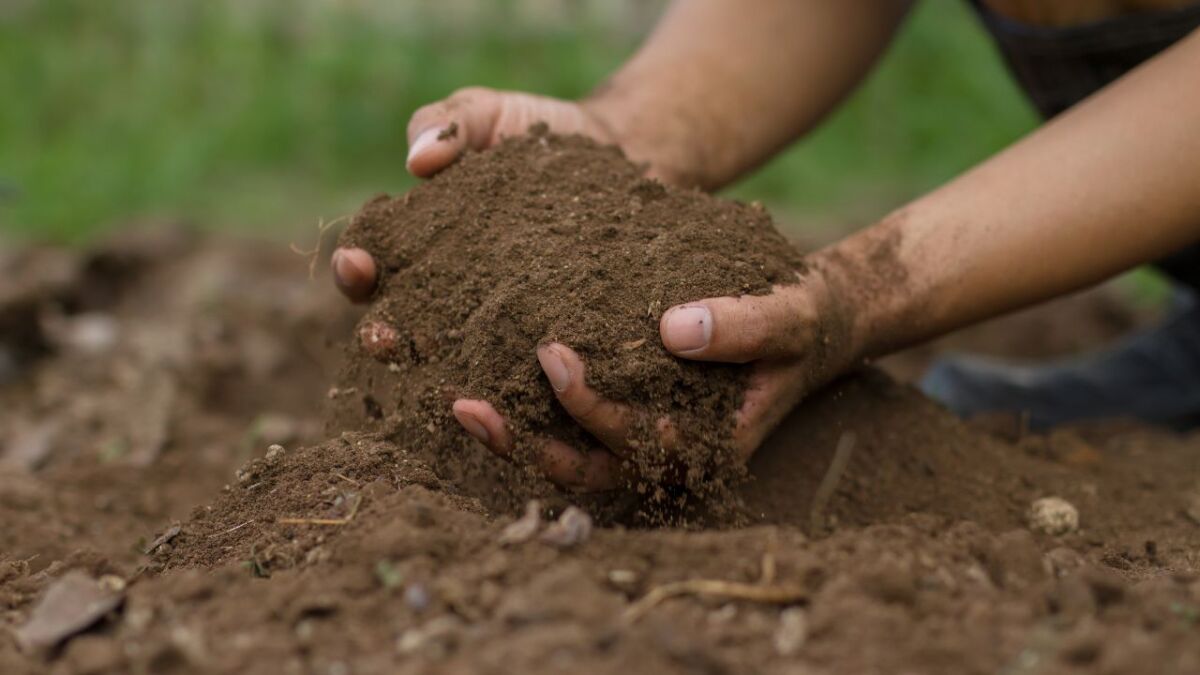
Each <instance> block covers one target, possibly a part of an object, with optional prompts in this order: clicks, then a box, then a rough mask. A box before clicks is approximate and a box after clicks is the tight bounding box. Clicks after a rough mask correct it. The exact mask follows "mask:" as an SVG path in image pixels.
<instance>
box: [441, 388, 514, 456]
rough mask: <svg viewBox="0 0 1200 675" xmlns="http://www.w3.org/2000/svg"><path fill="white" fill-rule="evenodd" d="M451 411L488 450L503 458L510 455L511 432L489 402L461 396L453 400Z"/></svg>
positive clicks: (511, 444) (467, 430)
mask: <svg viewBox="0 0 1200 675" xmlns="http://www.w3.org/2000/svg"><path fill="white" fill-rule="evenodd" d="M451 412H453V413H454V418H455V419H456V420H458V423H459V424H461V425H462V428H463V429H465V430H466V432H467V433H468V434H470V435H471V436H472V437H474V438H475V440H477V441H479V442H480V443H483V444H484V445H485V446H487V448H488V450H491V451H492V452H494V453H496V454H497V455H499V456H501V457H504V458H508V457H511V456H512V447H513V441H512V434H510V433H509V432H508V425H507V424H506V423H505V422H504V417H502V416H501V415H500V413H498V412H496V409H495V408H493V407H492V404H491V403H488V402H487V401H480V400H476V399H466V398H462V399H459V400H457V401H455V402H454V405H453V406H452V407H451Z"/></svg>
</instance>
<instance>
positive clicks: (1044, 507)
mask: <svg viewBox="0 0 1200 675" xmlns="http://www.w3.org/2000/svg"><path fill="white" fill-rule="evenodd" d="M1029 526H1030V527H1031V528H1033V529H1034V530H1037V531H1038V532H1043V533H1045V534H1048V535H1051V536H1055V537H1057V536H1059V535H1063V534H1068V533H1071V532H1074V531H1075V530H1078V529H1079V510H1078V509H1076V508H1075V506H1074V505H1073V504H1071V502H1068V501H1067V500H1065V499H1063V498H1062V497H1043V498H1041V499H1038V500H1036V501H1034V502H1033V504H1031V505H1030V506H1029Z"/></svg>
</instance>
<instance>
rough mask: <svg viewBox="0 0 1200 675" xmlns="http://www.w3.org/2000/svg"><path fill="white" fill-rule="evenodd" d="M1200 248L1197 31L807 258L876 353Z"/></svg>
mask: <svg viewBox="0 0 1200 675" xmlns="http://www.w3.org/2000/svg"><path fill="white" fill-rule="evenodd" d="M1198 239H1200V32H1197V33H1193V34H1192V35H1191V36H1189V37H1188V38H1185V39H1184V40H1183V41H1182V42H1180V43H1179V44H1177V45H1175V46H1174V47H1173V48H1171V49H1170V50H1168V51H1167V52H1165V53H1164V54H1162V55H1160V56H1159V57H1158V58H1156V59H1153V60H1152V61H1150V62H1148V63H1146V64H1144V65H1143V66H1142V67H1140V68H1139V69H1137V70H1136V71H1134V72H1131V73H1130V74H1129V75H1128V76H1126V77H1124V78H1122V79H1121V80H1119V81H1118V82H1116V83H1114V84H1113V85H1112V86H1110V87H1108V88H1107V89H1105V90H1103V91H1101V92H1100V93H1098V94H1097V95H1096V96H1094V97H1093V98H1091V99H1089V100H1087V101H1085V102H1083V103H1082V104H1080V105H1078V106H1076V108H1074V109H1072V110H1071V111H1069V112H1067V113H1065V114H1064V115H1062V116H1061V117H1059V118H1056V119H1055V120H1054V121H1053V122H1051V123H1049V124H1047V125H1046V126H1045V127H1043V128H1042V129H1040V130H1038V131H1036V132H1034V133H1033V134H1031V135H1030V136H1028V137H1027V138H1025V139H1024V140H1022V141H1021V142H1019V143H1017V144H1016V145H1014V146H1012V147H1011V148H1009V149H1008V150H1006V151H1005V152H1003V153H1001V154H999V155H997V156H995V157H994V158H992V159H991V160H989V161H987V162H985V163H984V164H982V165H980V166H978V167H977V168H976V169H974V170H972V171H971V172H969V173H967V174H965V175H963V176H962V177H960V178H958V179H957V180H955V181H953V182H951V183H949V184H948V185H946V186H944V187H942V188H941V189H939V190H936V191H934V192H932V193H930V194H929V195H927V196H925V197H923V198H921V199H918V200H917V201H915V202H913V203H912V204H910V205H908V206H906V207H904V208H903V209H901V210H899V211H897V212H896V213H894V214H893V215H892V216H889V217H888V218H887V219H885V220H884V221H883V222H881V223H880V224H879V225H876V226H875V227H872V228H869V229H867V230H864V231H863V232H860V233H859V234H857V235H855V236H853V237H850V238H849V239H846V240H844V241H842V242H840V243H838V244H835V245H833V246H831V247H830V248H828V249H825V250H824V251H821V252H819V253H818V254H816V255H815V256H814V260H815V261H816V264H817V266H818V267H819V268H820V269H822V270H824V272H825V274H824V276H825V277H826V280H827V281H828V283H830V284H831V285H832V286H833V287H834V288H835V289H838V290H837V293H836V294H837V295H843V296H845V297H846V298H847V299H848V301H849V302H851V303H853V305H854V307H855V309H854V312H855V314H856V317H855V320H854V323H855V326H856V328H855V330H854V331H853V332H854V335H855V342H856V344H855V351H856V352H857V353H859V354H860V355H863V356H875V355H880V354H883V353H886V352H889V351H892V350H894V349H897V348H900V347H903V346H906V345H909V344H912V343H915V342H919V341H922V340H925V339H927V338H930V337H933V336H936V335H939V334H942V333H945V332H947V331H950V330H953V329H955V328H958V327H961V326H964V325H966V324H970V323H972V322H975V321H978V320H981V319H984V318H987V317H991V316H995V315H998V314H1001V313H1004V312H1007V311H1010V310H1013V309H1016V308H1019V307H1022V306H1025V305H1029V304H1033V303H1036V302H1039V301H1042V300H1046V299H1049V298H1052V297H1055V296H1058V295H1061V294H1064V293H1068V292H1070V291H1073V290H1077V289H1080V288H1083V287H1086V286H1089V285H1091V284H1094V283H1096V282H1099V281H1101V280H1103V279H1106V278H1108V277H1110V276H1112V275H1114V274H1117V273H1119V272H1121V271H1123V270H1126V269H1129V268H1130V267H1133V266H1136V265H1138V264H1141V263H1145V262H1150V261H1153V260H1156V259H1158V258H1160V257H1162V256H1164V255H1165V254H1168V253H1170V252H1173V251H1176V250H1178V249H1179V248H1181V247H1183V246H1185V245H1187V244H1189V243H1192V242H1195V241H1197V240H1198Z"/></svg>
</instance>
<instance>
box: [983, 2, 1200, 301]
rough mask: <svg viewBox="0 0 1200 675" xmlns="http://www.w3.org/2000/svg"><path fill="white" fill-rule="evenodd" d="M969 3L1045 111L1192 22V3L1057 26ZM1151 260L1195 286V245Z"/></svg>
mask: <svg viewBox="0 0 1200 675" xmlns="http://www.w3.org/2000/svg"><path fill="white" fill-rule="evenodd" d="M971 4H972V5H974V6H975V8H976V10H977V11H978V13H979V16H980V17H981V19H982V20H983V24H984V26H985V27H986V28H987V29H988V32H990V33H991V34H992V37H993V39H994V40H995V41H996V45H997V46H998V47H999V49H1000V53H1001V54H1002V55H1003V56H1004V60H1005V61H1006V62H1007V63H1008V66H1009V68H1010V69H1011V70H1012V73H1013V77H1015V78H1016V80H1017V82H1018V83H1020V85H1021V86H1022V87H1023V88H1024V89H1025V93H1026V95H1028V96H1029V98H1030V100H1031V101H1032V102H1033V104H1034V106H1035V107H1036V108H1037V109H1038V111H1039V112H1040V113H1041V114H1042V116H1043V117H1045V118H1047V119H1048V118H1050V117H1054V116H1055V115H1057V114H1059V113H1061V112H1062V111H1064V110H1066V109H1067V108H1070V107H1071V106H1073V105H1075V104H1076V103H1078V102H1079V101H1081V100H1083V99H1084V98H1087V97H1088V96H1090V95H1091V94H1092V93H1094V92H1096V91H1097V90H1099V89H1101V88H1103V87H1104V86H1105V85H1107V84H1109V83H1110V82H1112V81H1113V80H1116V79H1117V78H1119V77H1121V76H1122V75H1124V74H1125V73H1127V72H1129V71H1130V70H1132V69H1134V68H1135V67H1137V66H1138V65H1139V64H1141V63H1142V62H1144V61H1146V60H1148V59H1150V58H1151V57H1153V56H1154V55H1156V54H1158V53H1159V52H1161V51H1163V50H1164V49H1166V48H1167V47H1170V46H1171V45H1173V44H1175V43H1176V42H1178V41H1179V40H1181V39H1183V38H1184V37H1185V36H1187V35H1188V34H1189V33H1191V32H1192V31H1194V30H1196V29H1197V28H1198V27H1200V4H1195V5H1190V6H1187V7H1182V8H1179V9H1173V10H1164V11H1153V12H1142V13H1136V14H1128V15H1125V16H1118V17H1114V18H1111V19H1105V20H1103V21H1097V22H1094V23H1087V24H1081V25H1077V26H1064V27H1050V26H1030V25H1027V24H1023V23H1020V22H1018V21H1015V20H1013V19H1009V18H1007V17H1004V16H1000V15H999V14H997V13H995V12H994V11H992V10H990V9H988V8H987V7H985V6H984V5H983V4H981V2H980V1H979V0H973V1H972V3H971ZM1197 81H1200V73H1197ZM1180 86H1181V87H1188V86H1196V82H1181V83H1180ZM1158 267H1159V268H1160V269H1162V270H1163V271H1164V272H1166V273H1167V274H1169V275H1170V276H1172V277H1174V278H1175V279H1176V280H1178V281H1181V282H1183V283H1185V284H1187V285H1189V286H1191V287H1193V288H1197V289H1200V246H1193V247H1190V248H1187V249H1184V250H1182V251H1180V252H1179V253H1176V254H1174V255H1172V256H1171V257H1169V258H1167V259H1166V260H1163V261H1160V262H1159V263H1158Z"/></svg>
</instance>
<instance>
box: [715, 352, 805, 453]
mask: <svg viewBox="0 0 1200 675" xmlns="http://www.w3.org/2000/svg"><path fill="white" fill-rule="evenodd" d="M806 373H807V367H806V365H805V364H804V363H798V362H778V363H768V362H764V363H761V364H757V365H756V366H755V370H754V374H753V375H751V377H750V381H749V382H748V383H747V386H746V393H745V395H744V398H743V401H742V407H741V408H740V409H739V410H738V411H737V414H736V415H735V416H734V420H735V425H734V431H733V439H734V444H735V445H736V446H737V447H738V449H739V450H740V451H741V453H742V456H743V458H749V457H750V455H751V454H753V453H754V451H755V450H756V449H757V448H758V446H759V445H761V444H762V442H763V441H764V440H765V439H766V437H767V436H768V435H770V433H771V432H772V431H774V430H775V428H776V427H778V426H779V423H780V422H782V421H783V418H784V417H786V416H787V414H788V413H789V412H790V411H791V410H792V408H794V407H795V406H796V404H797V403H799V402H800V399H801V398H802V396H803V393H804V391H805V387H804V383H805V375H806Z"/></svg>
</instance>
